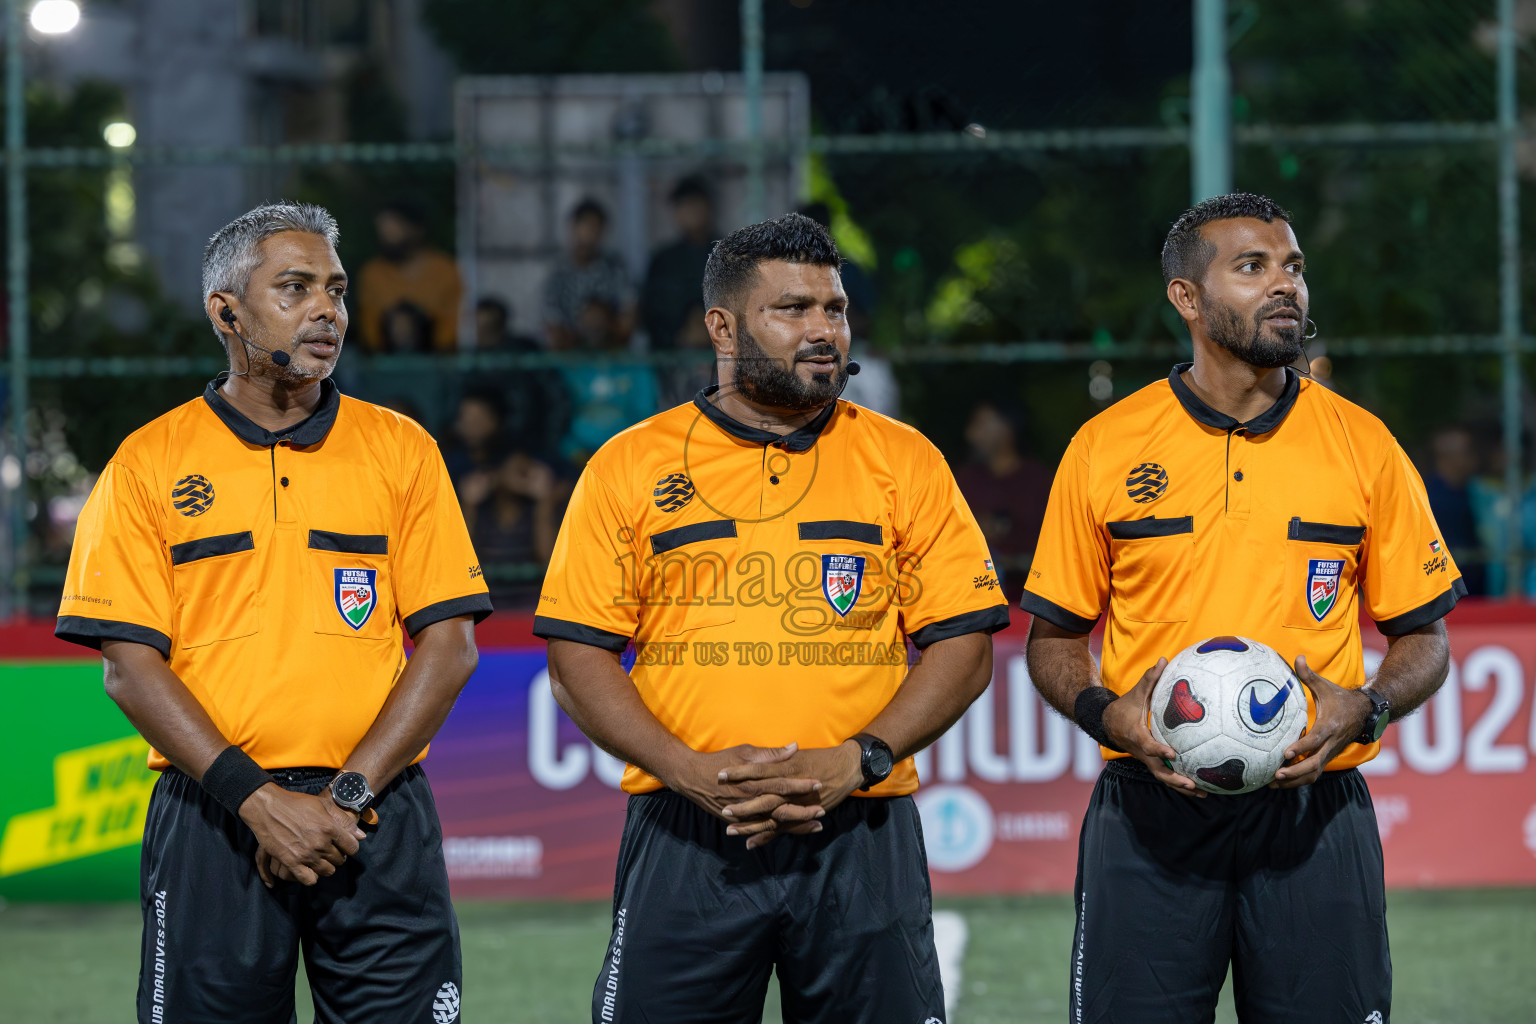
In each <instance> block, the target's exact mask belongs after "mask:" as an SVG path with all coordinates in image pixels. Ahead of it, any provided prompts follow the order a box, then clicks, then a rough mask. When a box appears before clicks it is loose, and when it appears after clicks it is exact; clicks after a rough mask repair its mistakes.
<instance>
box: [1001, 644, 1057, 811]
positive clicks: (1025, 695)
mask: <svg viewBox="0 0 1536 1024" xmlns="http://www.w3.org/2000/svg"><path fill="white" fill-rule="evenodd" d="M1042 716H1044V719H1045V721H1044V723H1043V724H1042V723H1041V721H1040V720H1041V717H1042ZM1008 732H1009V733H1010V735H1009V737H1008V742H1009V743H1010V744H1011V747H1010V749H1011V752H1012V754H1013V777H1014V778H1015V779H1017V780H1018V781H1020V782H1049V781H1050V780H1051V779H1054V778H1056V777H1057V776H1059V775H1061V774H1062V773H1063V772H1065V771H1066V770H1067V762H1068V761H1069V760H1071V758H1072V742H1071V741H1072V732H1073V729H1072V726H1071V725H1070V724H1068V722H1067V720H1066V719H1065V718H1062V717H1061V716H1060V715H1058V714H1056V713H1054V712H1053V711H1051V710H1049V709H1048V708H1046V706H1045V704H1044V703H1043V702H1042V701H1041V699H1040V695H1039V694H1038V693H1036V692H1035V686H1034V683H1032V682H1030V679H1029V663H1028V662H1027V661H1025V659H1024V655H1022V654H1019V655H1015V656H1014V657H1012V658H1009V659H1008Z"/></svg>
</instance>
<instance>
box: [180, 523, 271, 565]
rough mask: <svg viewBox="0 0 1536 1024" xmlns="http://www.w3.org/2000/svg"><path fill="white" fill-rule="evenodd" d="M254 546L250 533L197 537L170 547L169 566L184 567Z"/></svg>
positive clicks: (247, 549)
mask: <svg viewBox="0 0 1536 1024" xmlns="http://www.w3.org/2000/svg"><path fill="white" fill-rule="evenodd" d="M255 546H256V544H255V542H254V541H253V540H252V539H251V531H250V530H246V531H245V532H244V533H225V534H220V535H219V536H217V537H199V538H198V539H197V540H189V541H187V542H186V543H185V544H172V545H171V564H172V565H186V564H187V563H188V562H196V561H198V560H199V559H203V558H213V557H215V556H216V555H232V554H234V553H235V552H236V551H250V550H251V549H252V548H254V547H255Z"/></svg>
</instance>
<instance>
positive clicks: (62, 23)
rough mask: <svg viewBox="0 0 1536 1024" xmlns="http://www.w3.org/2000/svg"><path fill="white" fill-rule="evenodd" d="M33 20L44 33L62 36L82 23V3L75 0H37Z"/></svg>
mask: <svg viewBox="0 0 1536 1024" xmlns="http://www.w3.org/2000/svg"><path fill="white" fill-rule="evenodd" d="M31 21H32V27H33V28H34V29H36V30H37V31H39V32H41V33H42V34H43V35H45V36H60V35H63V34H64V33H65V32H68V31H70V30H71V29H73V28H74V27H75V26H76V25H78V24H80V5H79V4H77V3H75V0H37V3H35V4H33V5H32V17H31Z"/></svg>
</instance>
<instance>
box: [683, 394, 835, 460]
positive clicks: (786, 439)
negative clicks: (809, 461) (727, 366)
mask: <svg viewBox="0 0 1536 1024" xmlns="http://www.w3.org/2000/svg"><path fill="white" fill-rule="evenodd" d="M719 390H720V385H719V384H711V385H710V386H709V387H707V388H704V389H703V390H701V391H700V392H699V393H698V394H696V395H694V396H693V404H694V405H696V406H698V407H699V411H700V412H702V413H703V414H704V415H705V416H708V417H709V419H710V422H712V423H713V424H714V425H715V426H717V427H719V428H720V429H721V430H723V431H725V432H726V433H727V434H730V435H731V436H732V437H739V438H741V439H742V440H743V441H746V442H748V443H749V444H760V445H763V446H765V447H766V446H768V445H773V446H774V447H775V448H783V449H784V450H785V451H787V452H804V451H809V450H810V448H811V445H813V444H815V443H816V439H817V438H818V437H820V436H821V432H822V431H823V430H826V429H827V424H828V423H831V422H832V414H833V413H835V412H836V411H837V401H836V399H834V400H833V401H830V402H828V403H827V406H826V408H825V409H822V410H821V412H819V413H817V414H816V418H815V419H813V420H811V422H809V423H807V424H806V425H805V426H803V427H801V428H800V429H799V430H796V431H794V432H793V433H790V434H775V433H774V432H773V431H771V430H759V429H757V428H756V427H749V426H747V425H746V424H745V423H742V422H741V421H740V420H736V419H732V418H731V417H730V416H728V415H726V414H725V413H724V412H722V411H721V410H720V409H719V408H718V407H717V406H716V405H715V404H714V403H713V402H711V401H710V400H709V396H710V395H713V394H715V393H716V392H717V391H719Z"/></svg>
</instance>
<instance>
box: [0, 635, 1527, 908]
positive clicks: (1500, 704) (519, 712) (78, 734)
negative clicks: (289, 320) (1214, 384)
mask: <svg viewBox="0 0 1536 1024" xmlns="http://www.w3.org/2000/svg"><path fill="white" fill-rule="evenodd" d="M502 618H503V617H501V616H498V617H496V618H493V619H492V620H491V621H490V622H488V623H486V624H485V625H484V626H482V627H481V630H480V643H481V657H480V667H479V670H478V671H477V672H476V674H475V677H474V678H473V679H472V680H471V681H470V684H469V686H468V687H467V688H466V689H465V692H464V694H463V695H462V697H461V698H460V700H459V702H458V704H457V706H456V707H455V708H454V711H453V714H452V715H451V716H450V717H449V719H448V723H447V725H446V726H445V727H444V728H443V730H442V732H441V733H440V734H439V736H438V738H437V739H436V740H435V741H434V742H433V745H432V752H431V755H430V756H429V757H428V759H427V761H426V763H425V767H426V770H427V774H428V777H429V778H430V779H431V782H432V787H433V791H434V793H435V794H436V798H437V802H438V810H439V813H440V814H441V817H442V821H443V832H444V850H445V854H446V857H447V860H448V866H449V873H450V877H451V878H452V880H453V885H454V891H455V893H456V894H457V895H458V896H459V897H461V898H538V899H550V898H571V899H585V898H598V899H601V898H605V897H607V896H608V895H609V894H610V892H611V891H612V885H613V869H614V859H615V856H616V854H617V850H618V842H619V834H620V831H621V830H622V827H623V818H624V806H625V801H626V797H625V795H624V794H623V793H621V792H620V791H619V789H618V785H619V779H620V776H621V774H622V770H623V765H622V764H620V763H619V762H618V761H617V760H615V759H614V758H612V757H610V756H609V755H607V754H605V753H603V752H601V751H599V750H598V749H597V748H595V747H594V746H593V745H592V744H591V743H590V742H589V741H588V740H586V739H585V738H584V737H583V736H582V735H581V733H580V732H579V731H578V730H577V729H576V727H575V726H574V725H573V724H572V723H571V722H570V720H569V719H567V718H566V717H565V715H564V714H563V713H562V712H561V711H560V710H559V708H558V707H557V706H556V704H555V701H554V698H553V696H552V695H551V693H550V689H549V681H548V675H547V669H546V665H545V661H544V651H543V647H542V644H539V643H538V642H537V641H533V640H532V638H531V637H530V636H528V634H527V632H526V630H527V625H528V624H527V623H526V622H520V621H518V620H516V619H510V621H503V622H501V623H499V624H498V619H502ZM1022 625H1023V624H1022V623H1020V624H1018V625H1016V626H1015V627H1013V628H1012V629H1010V630H1008V631H1007V632H1005V633H1001V634H999V635H998V636H997V637H996V645H995V650H996V659H995V665H996V668H995V675H994V678H993V684H992V686H991V688H990V689H989V690H988V691H987V692H986V693H985V694H984V695H983V696H982V697H981V698H980V699H979V700H978V701H977V702H976V704H975V705H973V706H972V708H971V709H970V711H968V712H967V713H966V715H965V717H964V718H963V719H962V720H961V721H960V722H959V723H958V724H957V725H956V726H955V727H954V728H953V729H951V730H950V731H949V733H948V734H946V735H945V736H944V737H943V738H942V739H941V740H940V741H939V742H938V743H937V744H935V745H934V747H933V748H932V749H930V750H928V751H926V752H924V753H923V754H922V755H921V756H920V757H919V760H918V769H919V774H920V776H921V777H922V779H923V780H924V786H923V789H922V790H920V791H919V793H918V796H917V801H918V805H919V807H920V809H921V811H922V816H923V828H924V834H925V838H926V841H927V846H928V857H929V865H930V868H931V873H932V878H933V883H934V888H935V890H936V891H937V892H940V893H984V892H1033V891H1064V890H1067V889H1070V887H1071V885H1072V879H1073V874H1074V872H1075V870H1076V850H1077V833H1078V827H1079V825H1080V823H1081V819H1082V813H1083V809H1084V807H1085V806H1086V804H1087V801H1088V794H1089V791H1090V790H1091V788H1092V786H1093V782H1094V779H1095V778H1096V777H1097V775H1098V772H1099V770H1100V767H1101V761H1100V759H1099V754H1098V750H1097V748H1096V747H1095V746H1094V744H1093V743H1092V742H1091V741H1089V740H1088V739H1087V738H1086V737H1085V736H1083V735H1082V734H1081V732H1080V731H1079V730H1078V729H1077V728H1075V727H1074V726H1072V725H1070V724H1068V723H1067V722H1066V721H1065V720H1064V719H1062V718H1061V717H1060V716H1058V715H1056V714H1054V713H1053V712H1049V711H1047V709H1046V708H1045V706H1044V705H1043V704H1042V703H1041V701H1040V699H1039V697H1038V696H1037V695H1036V693H1035V691H1034V687H1033V685H1032V684H1031V682H1030V679H1029V672H1028V669H1027V667H1026V665H1025V659H1024V651H1023V641H1024V630H1023V628H1022ZM1533 625H1536V615H1533V613H1532V611H1531V610H1528V609H1525V608H1507V607H1501V606H1487V607H1483V608H1479V607H1477V606H1471V607H1464V608H1462V609H1458V610H1457V611H1456V612H1455V613H1454V614H1453V616H1452V619H1451V622H1450V626H1451V641H1452V657H1453V663H1452V666H1451V673H1450V678H1449V679H1448V680H1447V681H1446V683H1445V685H1444V687H1442V689H1441V690H1440V692H1439V694H1438V695H1437V696H1436V697H1435V698H1434V699H1433V700H1432V701H1431V702H1430V703H1429V704H1428V705H1427V706H1426V707H1425V708H1423V709H1422V710H1420V711H1419V712H1417V713H1416V714H1414V715H1411V716H1409V717H1408V718H1406V719H1404V720H1403V721H1402V722H1400V723H1396V724H1394V725H1393V726H1392V727H1391V728H1390V729H1388V730H1387V734H1386V737H1385V744H1384V748H1383V751H1382V754H1381V756H1380V757H1378V758H1377V759H1376V760H1375V761H1373V762H1371V763H1370V764H1367V765H1366V766H1365V767H1364V768H1363V769H1362V770H1363V771H1365V772H1366V773H1367V775H1368V778H1369V782H1370V788H1371V792H1372V796H1373V799H1374V801H1375V805H1376V814H1377V818H1378V821H1379V824H1380V831H1381V836H1382V843H1383V846H1384V848H1385V852H1386V870H1387V882H1388V884H1389V885H1393V886H1409V887H1444V886H1483V885H1517V884H1536V715H1533V704H1536V629H1533V628H1532V626H1533ZM1366 643H1367V647H1368V651H1367V661H1368V666H1367V667H1368V668H1369V669H1374V667H1375V665H1376V664H1377V662H1378V661H1379V659H1380V657H1381V653H1382V652H1384V651H1385V649H1386V644H1385V641H1384V640H1383V639H1382V638H1381V637H1380V636H1378V635H1377V634H1376V633H1375V632H1374V630H1372V629H1370V628H1369V627H1367V629H1366ZM49 653H54V652H53V651H52V650H50V652H49ZM62 653H65V654H71V653H72V652H70V651H69V649H68V648H63V649H62ZM0 702H3V706H4V707H5V708H6V709H7V712H8V715H7V717H8V719H9V720H10V721H12V722H14V723H25V727H24V728H14V729H13V730H12V731H11V735H10V736H9V737H8V741H9V743H10V748H11V750H12V752H13V755H14V756H13V761H12V764H13V768H12V777H11V785H10V786H9V787H7V789H6V790H5V791H3V792H0V898H6V899H97V898H122V897H131V896H133V895H134V894H135V892H136V886H137V881H136V880H137V870H136V859H137V843H138V841H139V838H140V836H141V835H142V829H143V815H144V808H145V806H146V804H147V799H148V793H149V787H150V786H151V785H152V784H153V778H154V777H153V773H151V772H148V771H146V770H145V769H144V767H143V754H144V749H145V748H144V744H143V741H142V740H139V739H137V738H136V737H135V736H134V734H133V731H132V729H131V727H129V726H128V724H127V722H126V720H124V719H123V718H122V716H121V714H120V713H119V712H118V711H117V710H116V708H115V707H113V706H112V704H111V702H110V701H109V700H107V698H106V696H105V695H104V694H103V693H102V690H101V668H100V663H99V662H79V661H78V660H76V661H73V662H68V661H51V662H50V661H37V662H35V663H30V664H18V663H0ZM1212 799H1242V798H1241V797H1230V798H1217V797H1213V798H1212ZM722 827H723V826H722Z"/></svg>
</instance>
